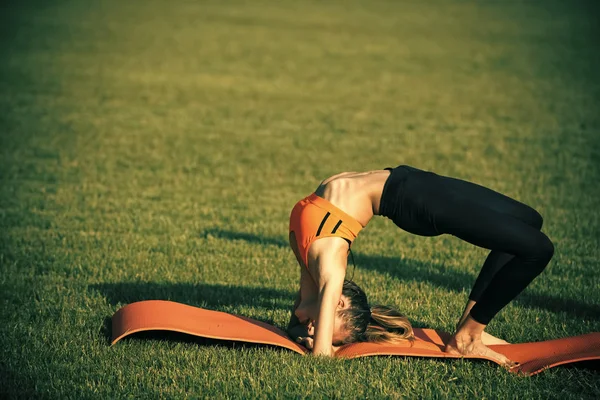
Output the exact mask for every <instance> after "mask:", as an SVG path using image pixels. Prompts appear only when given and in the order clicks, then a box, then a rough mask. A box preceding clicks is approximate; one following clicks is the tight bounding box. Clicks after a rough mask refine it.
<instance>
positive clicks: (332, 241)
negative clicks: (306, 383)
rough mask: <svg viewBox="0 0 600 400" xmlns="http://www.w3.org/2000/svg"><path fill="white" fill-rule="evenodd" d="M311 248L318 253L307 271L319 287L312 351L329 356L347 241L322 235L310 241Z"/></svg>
mask: <svg viewBox="0 0 600 400" xmlns="http://www.w3.org/2000/svg"><path fill="white" fill-rule="evenodd" d="M315 247H317V248H315ZM312 250H314V251H315V254H318V255H319V256H318V257H316V259H315V262H313V263H311V262H309V265H310V266H309V271H310V274H311V275H312V277H313V279H314V280H315V282H316V283H317V287H318V289H319V297H318V314H317V318H316V324H315V337H314V347H313V353H314V354H315V355H325V356H331V355H332V354H333V353H334V349H333V347H332V343H333V330H334V325H335V313H336V310H337V306H338V304H339V301H340V297H341V295H342V287H343V285H344V277H345V275H346V263H347V259H346V256H347V252H348V244H347V242H345V241H344V240H343V239H341V238H339V237H331V238H323V239H320V240H318V241H316V242H315V243H313V245H312V247H311V251H312Z"/></svg>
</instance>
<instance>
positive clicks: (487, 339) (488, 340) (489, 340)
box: [481, 331, 510, 346]
mask: <svg viewBox="0 0 600 400" xmlns="http://www.w3.org/2000/svg"><path fill="white" fill-rule="evenodd" d="M481 341H482V342H483V344H484V345H486V346H489V345H491V344H510V343H508V342H507V341H506V340H502V339H500V338H497V337H496V336H492V335H490V334H489V333H487V332H485V331H483V332H481Z"/></svg>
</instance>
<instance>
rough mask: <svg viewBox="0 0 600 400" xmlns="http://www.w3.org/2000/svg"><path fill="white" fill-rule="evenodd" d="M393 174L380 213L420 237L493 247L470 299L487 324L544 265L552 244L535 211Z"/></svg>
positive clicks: (440, 179)
mask: <svg viewBox="0 0 600 400" xmlns="http://www.w3.org/2000/svg"><path fill="white" fill-rule="evenodd" d="M387 169H389V170H391V175H390V177H389V178H388V180H387V181H386V183H385V186H384V188H383V193H382V195H381V203H380V205H379V214H381V215H383V216H386V217H388V218H389V219H391V220H392V221H394V223H395V224H396V225H397V226H398V227H400V228H402V229H403V230H405V231H407V232H410V233H414V234H416V235H421V236H437V235H441V234H444V233H448V234H451V235H454V236H456V237H458V238H460V239H462V240H465V241H467V242H469V243H471V244H474V245H475V246H479V247H483V248H486V249H490V250H491V252H490V254H489V255H488V257H487V259H486V260H485V263H484V264H483V268H482V269H481V272H480V273H479V276H478V277H477V280H476V281H475V285H474V287H473V290H472V291H471V294H470V295H469V299H471V300H474V301H476V302H477V303H476V304H475V306H473V308H472V309H471V317H473V319H475V320H476V321H477V322H479V323H482V324H486V325H487V324H488V323H489V322H490V320H491V319H492V318H493V317H494V316H495V315H496V314H497V313H498V312H499V311H500V310H501V309H502V308H504V306H506V305H507V304H508V303H509V302H510V301H511V300H512V299H514V298H515V297H516V296H517V295H518V294H519V293H521V292H522V291H523V289H525V288H526V287H527V285H529V283H531V281H532V280H533V279H534V278H535V277H536V276H538V275H539V274H540V273H541V272H542V271H543V270H544V268H545V267H546V265H547V264H548V262H549V261H550V259H551V258H552V256H553V254H554V246H553V245H552V242H551V241H550V239H548V237H547V236H546V235H544V234H543V233H542V232H540V229H541V227H542V217H541V215H540V214H539V213H538V212H537V211H535V210H534V209H533V208H531V207H529V206H527V205H525V204H523V203H520V202H518V201H516V200H513V199H511V198H510V197H507V196H504V195H503V194H500V193H498V192H495V191H493V190H491V189H488V188H485V187H483V186H479V185H476V184H474V183H471V182H467V181H463V180H460V179H454V178H448V177H445V176H440V175H437V174H434V173H432V172H426V171H421V170H419V169H416V168H413V167H409V166H406V165H401V166H399V167H396V168H394V169H391V168H387Z"/></svg>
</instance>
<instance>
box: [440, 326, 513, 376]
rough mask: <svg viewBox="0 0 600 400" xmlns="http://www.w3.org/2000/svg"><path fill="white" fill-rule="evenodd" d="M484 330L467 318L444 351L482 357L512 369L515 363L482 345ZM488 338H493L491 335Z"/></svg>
mask: <svg viewBox="0 0 600 400" xmlns="http://www.w3.org/2000/svg"><path fill="white" fill-rule="evenodd" d="M484 328H485V325H483V324H480V323H479V322H477V321H475V320H474V319H472V318H471V317H468V318H467V319H465V320H464V321H463V323H462V324H461V326H460V327H459V329H458V330H457V331H456V333H455V334H454V335H453V336H452V338H450V341H449V342H448V343H447V344H446V348H445V349H444V351H445V352H447V353H449V354H460V355H463V356H482V357H485V358H489V359H491V360H494V361H495V362H497V363H499V364H500V365H502V366H504V367H506V368H512V367H514V366H515V365H516V363H514V362H513V361H511V360H509V359H508V358H507V357H506V356H504V355H503V354H500V353H498V352H495V351H493V350H491V349H490V348H489V347H487V346H486V345H485V344H484V343H483V341H482V334H483V329H484ZM488 336H490V337H492V338H493V336H491V335H488ZM494 339H497V338H494ZM497 340H500V339H497Z"/></svg>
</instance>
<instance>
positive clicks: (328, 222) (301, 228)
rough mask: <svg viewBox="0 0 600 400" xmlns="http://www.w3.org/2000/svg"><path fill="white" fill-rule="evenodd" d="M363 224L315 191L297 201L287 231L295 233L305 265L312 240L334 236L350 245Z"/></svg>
mask: <svg viewBox="0 0 600 400" xmlns="http://www.w3.org/2000/svg"><path fill="white" fill-rule="evenodd" d="M362 228H363V226H362V225H361V224H360V222H358V221H357V220H355V219H354V218H352V217H351V216H349V215H348V214H346V213H345V212H344V211H342V210H340V209H339V208H337V207H336V206H334V205H333V204H331V203H330V202H329V201H327V200H325V199H324V198H322V197H319V196H317V195H316V194H315V193H313V194H311V195H310V196H308V197H306V198H304V199H302V200H300V201H299V202H298V203H296V205H295V206H294V208H293V209H292V213H291V215H290V233H291V232H294V235H295V236H296V244H297V246H298V251H299V252H300V257H301V259H302V261H304V265H305V266H306V267H308V249H309V248H310V245H311V244H312V242H314V241H315V240H317V239H321V238H325V237H332V236H337V237H341V238H343V239H346V240H347V241H348V244H349V245H351V244H352V242H353V241H354V239H356V236H358V233H359V232H360V230H361V229H362Z"/></svg>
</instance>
